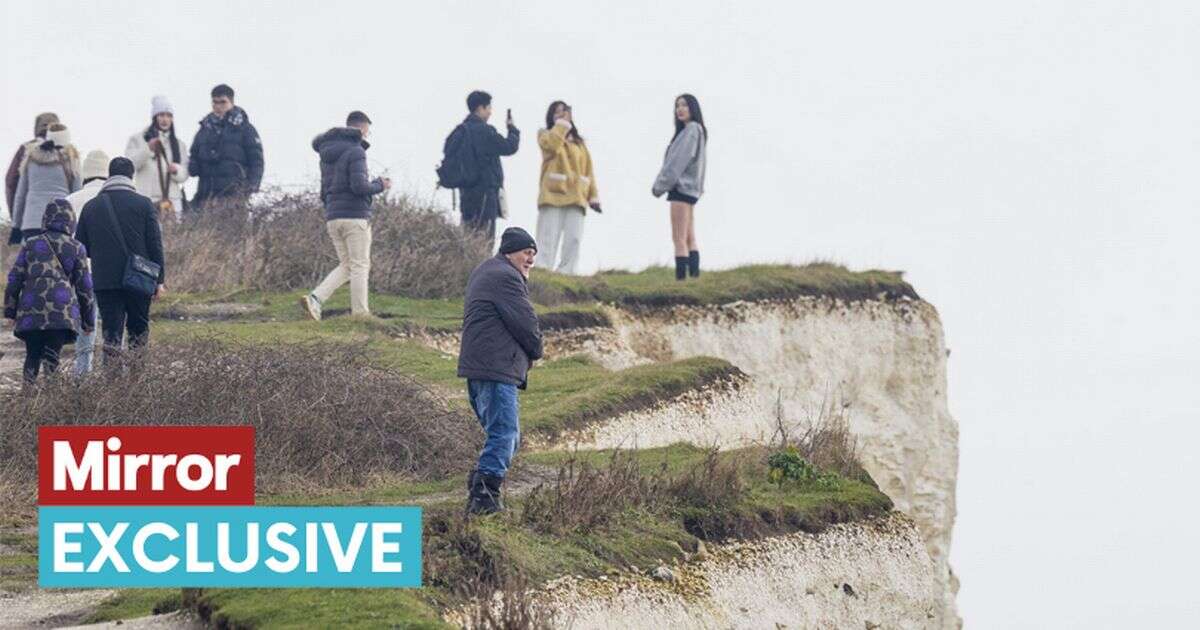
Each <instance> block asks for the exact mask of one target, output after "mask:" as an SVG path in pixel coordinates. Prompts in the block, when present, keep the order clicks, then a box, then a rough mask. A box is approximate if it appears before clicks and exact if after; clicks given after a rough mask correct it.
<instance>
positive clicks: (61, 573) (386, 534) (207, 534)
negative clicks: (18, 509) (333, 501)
mask: <svg viewBox="0 0 1200 630" xmlns="http://www.w3.org/2000/svg"><path fill="white" fill-rule="evenodd" d="M38 584H39V585H40V586H42V587H44V588H53V587H70V588H86V587H104V588H109V587H157V588H160V587H271V588H279V587H364V588H398V587H399V588H402V587H418V586H420V585H421V508H419V507H388V506H367V507H358V506H355V507H259V506H188V507H184V506H171V507H153V506H138V507H123V506H88V507H67V506H43V507H40V508H38Z"/></svg>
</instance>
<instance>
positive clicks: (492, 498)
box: [467, 472, 504, 514]
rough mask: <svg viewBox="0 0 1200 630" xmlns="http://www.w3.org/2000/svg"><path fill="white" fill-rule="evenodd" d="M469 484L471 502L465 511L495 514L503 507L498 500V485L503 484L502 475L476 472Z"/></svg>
mask: <svg viewBox="0 0 1200 630" xmlns="http://www.w3.org/2000/svg"><path fill="white" fill-rule="evenodd" d="M472 481H473V482H474V483H472V484H471V502H470V503H469V504H468V505H467V512H469V513H471V514H495V513H496V512H499V511H501V510H503V509H504V504H503V503H502V502H501V501H500V486H502V485H503V484H504V478H503V477H495V476H493V475H489V474H487V473H482V472H477V473H476V474H475V477H474V479H473V480H472Z"/></svg>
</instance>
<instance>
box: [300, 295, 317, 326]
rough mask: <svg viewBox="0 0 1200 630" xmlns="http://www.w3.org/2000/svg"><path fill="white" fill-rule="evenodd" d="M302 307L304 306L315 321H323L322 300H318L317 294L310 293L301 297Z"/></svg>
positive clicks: (306, 312) (305, 310)
mask: <svg viewBox="0 0 1200 630" xmlns="http://www.w3.org/2000/svg"><path fill="white" fill-rule="evenodd" d="M300 308H303V309H304V312H305V314H307V315H308V316H309V317H311V318H312V320H313V321H315V322H319V321H321V300H318V299H317V296H315V295H313V294H311V293H309V294H308V295H306V296H304V297H302V298H300Z"/></svg>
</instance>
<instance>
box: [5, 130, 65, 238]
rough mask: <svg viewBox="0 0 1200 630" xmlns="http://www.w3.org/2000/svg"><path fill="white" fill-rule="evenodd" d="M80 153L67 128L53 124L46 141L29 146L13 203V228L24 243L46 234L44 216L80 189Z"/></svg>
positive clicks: (27, 146)
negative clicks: (53, 203) (50, 205)
mask: <svg viewBox="0 0 1200 630" xmlns="http://www.w3.org/2000/svg"><path fill="white" fill-rule="evenodd" d="M81 185H82V184H81V182H80V181H79V151H77V150H76V149H75V145H73V144H71V132H70V131H69V130H68V129H67V126H66V125H63V124H60V123H54V124H51V125H50V126H49V127H48V128H47V129H46V139H45V140H43V141H40V142H38V141H34V142H31V143H30V144H28V145H26V147H25V157H24V158H23V159H22V162H21V167H20V181H19V183H18V184H17V197H16V199H15V200H14V201H13V209H12V210H13V227H15V228H18V229H20V231H21V232H20V237H21V239H22V240H28V239H30V238H33V237H34V236H37V235H38V234H41V233H42V214H43V213H44V212H45V211H46V206H48V205H49V204H50V202H51V201H54V200H55V199H62V198H64V197H66V196H67V195H69V194H71V193H73V192H75V191H76V190H79V188H80V186H81Z"/></svg>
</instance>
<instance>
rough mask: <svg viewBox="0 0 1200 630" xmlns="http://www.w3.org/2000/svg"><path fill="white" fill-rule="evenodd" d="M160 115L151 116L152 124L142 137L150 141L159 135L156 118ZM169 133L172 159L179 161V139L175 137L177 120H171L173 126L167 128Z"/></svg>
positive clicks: (175, 161)
mask: <svg viewBox="0 0 1200 630" xmlns="http://www.w3.org/2000/svg"><path fill="white" fill-rule="evenodd" d="M155 118H158V116H151V117H150V126H149V127H147V128H146V133H143V134H142V139H143V140H145V141H146V142H150V141H151V140H153V139H154V138H155V137H156V136H158V121H157V120H155ZM167 135H168V137H169V138H170V140H171V161H172V162H174V163H176V164H178V163H179V140H177V139H176V138H175V121H174V120H172V121H171V128H170V129H168V130H167Z"/></svg>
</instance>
